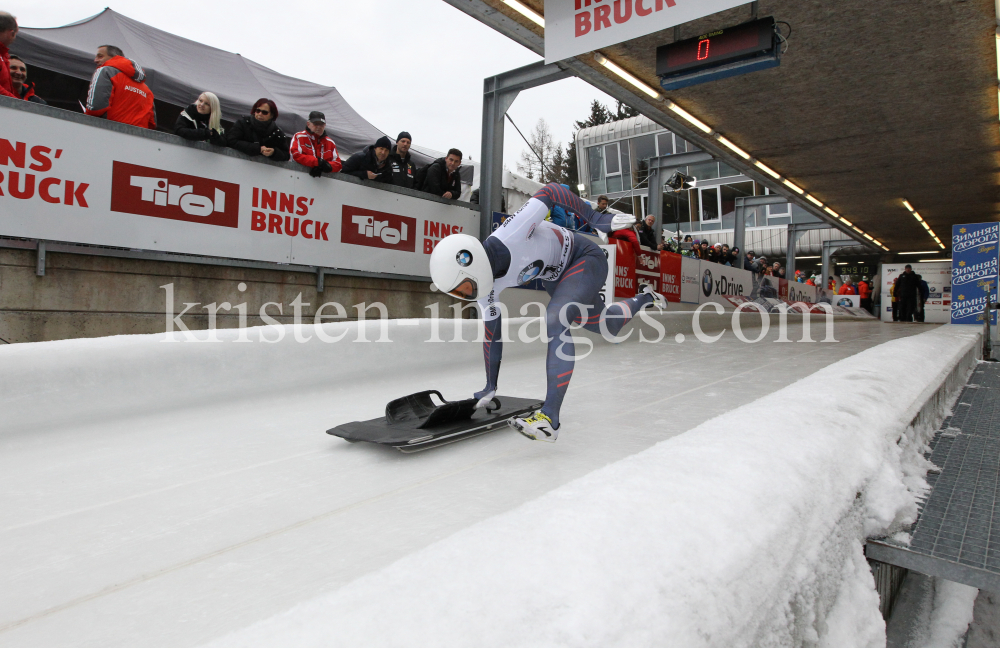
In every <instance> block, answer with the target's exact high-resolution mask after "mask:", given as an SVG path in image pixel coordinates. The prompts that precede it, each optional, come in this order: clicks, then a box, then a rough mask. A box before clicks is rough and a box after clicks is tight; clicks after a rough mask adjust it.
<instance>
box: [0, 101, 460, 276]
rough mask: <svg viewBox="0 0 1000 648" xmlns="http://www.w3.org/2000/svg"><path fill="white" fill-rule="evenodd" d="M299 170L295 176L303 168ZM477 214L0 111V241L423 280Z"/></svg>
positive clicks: (351, 184) (456, 206) (375, 190)
mask: <svg viewBox="0 0 1000 648" xmlns="http://www.w3.org/2000/svg"><path fill="white" fill-rule="evenodd" d="M302 168H303V169H305V167H302ZM478 227H479V215H478V213H476V212H474V211H471V210H469V209H467V208H466V207H462V206H459V205H444V204H441V203H437V202H433V201H429V200H423V199H420V198H416V197H413V196H407V195H402V194H397V193H395V192H391V191H383V190H379V189H374V188H371V187H365V186H360V185H356V184H353V183H349V182H338V181H331V180H328V179H320V178H311V177H309V175H308V173H307V172H305V171H303V172H299V171H297V170H294V171H293V170H289V169H284V168H275V167H271V166H268V165H264V164H257V163H255V162H250V161H248V160H242V159H238V158H234V157H229V156H226V155H219V154H216V153H211V152H207V151H201V150H197V149H192V148H188V147H186V146H182V145H176V146H175V145H172V144H165V143H163V142H160V141H157V140H153V139H147V138H144V137H138V136H134V135H127V134H124V133H118V132H115V131H110V130H106V129H103V128H98V127H91V126H87V125H83V124H78V123H76V122H72V121H64V120H61V119H53V118H51V117H43V116H40V115H35V114H32V113H28V112H22V111H20V110H12V109H8V108H0V235H4V236H16V237H24V238H37V239H44V240H53V241H67V242H73V243H89V244H94V245H108V246H114V247H124V248H138V249H142V250H157V251H163V252H181V253H187V254H199V255H208V256H220V257H227V258H234V259H249V260H255V261H271V262H279V263H295V264H302V265H316V266H323V267H328V268H344V269H352V270H364V271H370V272H385V273H391V274H404V275H415V276H422V277H426V276H428V274H429V269H428V259H429V256H430V253H431V251H432V250H433V248H434V245H435V244H436V243H437V241H439V240H441V239H442V238H443V237H445V236H447V235H448V234H451V233H453V232H466V233H470V234H472V235H473V236H478V234H479V229H478Z"/></svg>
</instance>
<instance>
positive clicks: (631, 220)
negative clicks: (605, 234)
mask: <svg viewBox="0 0 1000 648" xmlns="http://www.w3.org/2000/svg"><path fill="white" fill-rule="evenodd" d="M637 222H638V221H636V219H635V216H633V215H632V214H618V215H617V216H615V217H614V218H612V219H611V231H612V232H617V231H618V230H623V229H625V228H626V227H632V226H633V225H635V224H636V223H637Z"/></svg>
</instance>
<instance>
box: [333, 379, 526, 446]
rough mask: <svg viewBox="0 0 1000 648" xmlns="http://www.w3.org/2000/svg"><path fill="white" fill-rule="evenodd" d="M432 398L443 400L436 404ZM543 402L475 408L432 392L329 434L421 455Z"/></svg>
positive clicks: (506, 401) (502, 401) (498, 402)
mask: <svg viewBox="0 0 1000 648" xmlns="http://www.w3.org/2000/svg"><path fill="white" fill-rule="evenodd" d="M432 395H436V396H437V397H438V399H439V400H440V401H441V402H440V403H435V402H434V399H433V398H431V396H432ZM541 406H542V401H539V400H535V399H532V398H512V397H509V396H504V397H503V398H499V397H497V398H494V399H493V402H492V403H491V404H490V407H489V408H487V409H485V410H484V409H478V410H477V409H476V399H475V398H469V399H466V400H460V401H447V400H445V399H444V397H443V396H442V395H441V392H439V391H436V390H429V391H423V392H417V393H416V394H410V395H409V396H403V397H402V398H397V399H396V400H393V401H390V402H389V404H388V405H386V406H385V416H384V417H380V418H375V419H371V420H369V421H354V422H352V423H344V424H342V425H338V426H337V427H335V428H331V429H329V430H327V431H326V433H327V434H331V435H333V436H337V437H340V438H342V439H346V440H347V441H350V442H352V443H354V442H357V441H367V442H368V443H377V444H379V445H387V446H392V447H394V448H396V449H397V450H400V451H401V452H418V451H420V450H428V449H430V448H436V447H438V446H442V445H445V444H448V443H454V442H455V441H461V440H462V439H468V438H469V437H474V436H478V435H480V434H485V433H487V432H490V431H491V430H495V429H496V428H499V427H504V426H506V425H507V419H509V418H511V417H513V416H519V415H521V414H527V413H530V412H534V411H535V410H537V409H538V408H540V407H541Z"/></svg>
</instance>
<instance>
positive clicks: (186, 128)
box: [174, 92, 226, 146]
mask: <svg viewBox="0 0 1000 648" xmlns="http://www.w3.org/2000/svg"><path fill="white" fill-rule="evenodd" d="M221 115H222V107H221V106H220V105H219V98H218V97H216V96H215V94H213V93H211V92H202V93H201V94H200V95H198V100H197V101H195V102H194V103H193V104H191V105H190V106H188V107H187V108H185V109H184V110H182V111H181V114H179V115H177V121H176V122H174V135H180V136H181V137H183V138H184V139H186V140H191V141H194V142H210V143H212V144H215V145H216V146H225V145H226V138H225V137H224V133H225V129H224V128H222V117H221Z"/></svg>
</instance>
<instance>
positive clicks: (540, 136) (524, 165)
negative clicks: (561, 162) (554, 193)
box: [517, 118, 562, 183]
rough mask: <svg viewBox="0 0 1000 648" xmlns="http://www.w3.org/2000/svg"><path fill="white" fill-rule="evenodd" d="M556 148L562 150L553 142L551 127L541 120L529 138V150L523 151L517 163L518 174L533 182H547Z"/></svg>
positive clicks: (560, 145)
mask: <svg viewBox="0 0 1000 648" xmlns="http://www.w3.org/2000/svg"><path fill="white" fill-rule="evenodd" d="M556 148H559V149H561V148H562V144H557V143H554V142H553V141H552V133H551V132H549V125H548V124H547V123H546V121H545V120H544V119H542V118H539V119H538V122H537V123H536V124H535V128H534V130H532V131H531V135H530V137H529V138H528V148H527V149H526V150H523V151H521V159H520V160H519V161H518V163H517V171H518V173H523V174H524V175H525V176H527V177H528V178H530V179H532V180H538V181H539V182H543V183H544V182H546V180H545V178H546V177H547V176H548V175H550V174H551V171H550V169H551V167H552V156H553V153H554V152H555V150H556Z"/></svg>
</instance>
